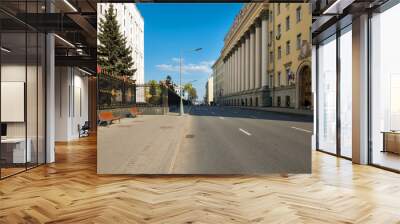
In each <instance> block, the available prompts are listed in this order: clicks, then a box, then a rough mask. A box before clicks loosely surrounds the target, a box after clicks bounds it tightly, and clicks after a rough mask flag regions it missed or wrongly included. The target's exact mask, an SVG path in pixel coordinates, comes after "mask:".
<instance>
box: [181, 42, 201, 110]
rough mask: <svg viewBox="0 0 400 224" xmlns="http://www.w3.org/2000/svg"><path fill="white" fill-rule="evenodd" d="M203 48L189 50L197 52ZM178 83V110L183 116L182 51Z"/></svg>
mask: <svg viewBox="0 0 400 224" xmlns="http://www.w3.org/2000/svg"><path fill="white" fill-rule="evenodd" d="M202 49H203V48H196V49H193V50H191V51H190V52H197V51H201V50H202ZM179 85H180V91H179V95H180V98H181V100H180V110H179V115H180V116H183V114H184V113H185V112H184V110H183V100H182V91H183V88H182V51H181V54H180V56H179Z"/></svg>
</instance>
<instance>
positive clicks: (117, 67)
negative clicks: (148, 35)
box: [97, 4, 135, 77]
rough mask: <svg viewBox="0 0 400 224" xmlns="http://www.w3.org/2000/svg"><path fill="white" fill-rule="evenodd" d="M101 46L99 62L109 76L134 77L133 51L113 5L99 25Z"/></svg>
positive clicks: (98, 51)
mask: <svg viewBox="0 0 400 224" xmlns="http://www.w3.org/2000/svg"><path fill="white" fill-rule="evenodd" d="M99 31H100V32H99V34H98V38H99V46H98V49H97V62H98V63H99V65H100V66H101V67H102V68H103V69H104V70H105V71H106V72H107V73H109V74H113V75H119V76H128V77H132V76H133V75H134V73H135V70H134V69H132V67H133V65H134V63H133V59H132V49H131V48H130V47H128V46H127V40H126V37H124V36H123V35H122V34H121V32H120V25H119V24H118V21H117V15H116V14H115V10H114V6H113V4H111V5H110V8H109V9H108V10H107V11H106V15H105V17H104V19H103V18H102V19H100V24H99Z"/></svg>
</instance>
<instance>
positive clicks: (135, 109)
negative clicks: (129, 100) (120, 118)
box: [130, 107, 143, 117]
mask: <svg viewBox="0 0 400 224" xmlns="http://www.w3.org/2000/svg"><path fill="white" fill-rule="evenodd" d="M130 113H131V115H132V117H137V116H139V115H142V114H143V112H139V111H138V109H137V107H132V108H131V110H130Z"/></svg>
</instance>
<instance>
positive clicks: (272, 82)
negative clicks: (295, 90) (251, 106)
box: [269, 75, 274, 88]
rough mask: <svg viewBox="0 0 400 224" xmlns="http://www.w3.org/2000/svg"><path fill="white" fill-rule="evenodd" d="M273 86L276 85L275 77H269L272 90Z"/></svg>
mask: <svg viewBox="0 0 400 224" xmlns="http://www.w3.org/2000/svg"><path fill="white" fill-rule="evenodd" d="M273 84H274V76H273V75H269V86H270V88H272V87H273Z"/></svg>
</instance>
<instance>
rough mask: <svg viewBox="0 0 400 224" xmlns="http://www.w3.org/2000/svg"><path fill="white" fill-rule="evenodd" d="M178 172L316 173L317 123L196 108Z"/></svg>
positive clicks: (176, 164) (178, 160) (268, 114)
mask: <svg viewBox="0 0 400 224" xmlns="http://www.w3.org/2000/svg"><path fill="white" fill-rule="evenodd" d="M189 114H190V115H189V120H188V127H187V129H186V135H185V137H184V138H183V142H182V144H181V147H180V149H179V152H178V153H177V156H176V161H175V162H174V164H173V170H172V173H178V174H180V173H188V174H189V173H193V174H199V173H202V174H213V173H221V174H263V173H276V172H290V173H301V172H310V169H311V165H310V164H311V134H312V119H311V118H308V117H303V116H296V115H286V114H279V113H271V112H264V111H256V110H247V109H238V108H231V107H193V108H192V110H191V111H190V113H189Z"/></svg>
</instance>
